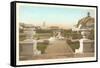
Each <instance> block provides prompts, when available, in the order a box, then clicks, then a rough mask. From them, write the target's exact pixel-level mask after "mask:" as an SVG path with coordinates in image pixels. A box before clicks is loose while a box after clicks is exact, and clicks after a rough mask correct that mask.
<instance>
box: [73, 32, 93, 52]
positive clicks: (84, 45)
mask: <svg viewBox="0 0 100 68" xmlns="http://www.w3.org/2000/svg"><path fill="white" fill-rule="evenodd" d="M81 35H82V37H83V38H82V39H80V40H79V42H80V47H79V49H76V50H75V53H85V52H92V51H93V50H94V44H93V40H90V39H88V38H86V35H87V33H86V31H82V32H81Z"/></svg>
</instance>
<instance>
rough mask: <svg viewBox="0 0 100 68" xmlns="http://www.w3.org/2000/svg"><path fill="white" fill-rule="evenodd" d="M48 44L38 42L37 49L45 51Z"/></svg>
mask: <svg viewBox="0 0 100 68" xmlns="http://www.w3.org/2000/svg"><path fill="white" fill-rule="evenodd" d="M47 46H48V45H46V44H38V45H37V49H38V50H40V51H41V53H42V54H43V53H45V49H46V48H47Z"/></svg>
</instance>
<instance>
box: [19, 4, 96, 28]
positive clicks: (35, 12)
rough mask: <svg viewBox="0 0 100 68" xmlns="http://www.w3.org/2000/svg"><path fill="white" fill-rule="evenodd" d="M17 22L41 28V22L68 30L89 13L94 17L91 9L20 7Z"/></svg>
mask: <svg viewBox="0 0 100 68" xmlns="http://www.w3.org/2000/svg"><path fill="white" fill-rule="evenodd" d="M18 12H19V13H18V16H19V21H20V22H22V23H28V24H34V25H38V26H41V25H42V24H43V22H45V23H46V25H47V26H52V25H53V26H62V27H66V28H70V27H72V26H73V25H75V24H77V22H78V20H80V19H81V18H83V17H86V16H87V13H88V12H90V15H91V16H92V17H94V16H95V13H94V10H93V9H89V8H88V9H83V8H70V7H68V8H66V7H63V6H62V7H44V6H38V5H37V6H28V5H21V6H20V7H19V11H18Z"/></svg>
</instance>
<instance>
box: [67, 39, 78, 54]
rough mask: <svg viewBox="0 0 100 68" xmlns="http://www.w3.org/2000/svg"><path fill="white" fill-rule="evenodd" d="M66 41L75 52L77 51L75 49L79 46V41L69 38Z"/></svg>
mask: <svg viewBox="0 0 100 68" xmlns="http://www.w3.org/2000/svg"><path fill="white" fill-rule="evenodd" d="M66 42H67V43H68V45H69V46H70V48H71V49H72V50H73V52H75V49H78V48H79V41H76V42H72V41H71V40H69V39H67V41H66Z"/></svg>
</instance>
